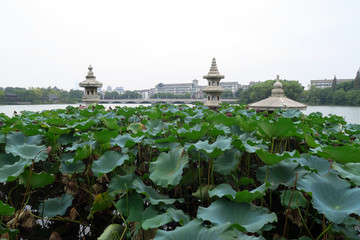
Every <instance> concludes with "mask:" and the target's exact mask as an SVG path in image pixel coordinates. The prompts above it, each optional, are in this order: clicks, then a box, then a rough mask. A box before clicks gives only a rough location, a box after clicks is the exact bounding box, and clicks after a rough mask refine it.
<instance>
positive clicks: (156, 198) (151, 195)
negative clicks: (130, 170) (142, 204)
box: [133, 179, 184, 205]
mask: <svg viewBox="0 0 360 240" xmlns="http://www.w3.org/2000/svg"><path fill="white" fill-rule="evenodd" d="M133 187H134V188H135V190H136V192H138V193H141V194H144V195H145V196H146V197H147V198H148V199H149V201H150V203H151V204H153V205H158V204H160V203H164V204H166V205H170V204H173V203H174V202H176V201H178V202H183V201H184V199H172V198H169V197H167V196H164V195H161V194H160V193H158V192H157V191H156V190H155V189H154V188H152V187H150V186H146V185H145V184H144V183H143V182H142V181H141V179H135V180H134V181H133Z"/></svg>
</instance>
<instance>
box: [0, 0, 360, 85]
mask: <svg viewBox="0 0 360 240" xmlns="http://www.w3.org/2000/svg"><path fill="white" fill-rule="evenodd" d="M359 9H360V1H359V0H221V1H220V0H217V1H215V0H182V1H174V0H151V1H150V0H133V1H125V0H102V1H99V0H86V1H85V0H62V1H55V0H22V1H20V0H0V87H4V88H5V87H26V88H29V87H41V88H42V87H45V88H47V87H54V86H56V87H58V88H60V89H64V90H70V89H76V88H78V84H79V82H81V81H83V80H85V76H86V74H87V71H88V69H87V68H88V66H89V64H91V65H92V66H93V68H94V69H93V71H94V75H95V76H96V77H97V80H98V81H100V82H102V83H103V85H104V87H105V88H106V87H107V86H111V87H112V88H115V87H118V86H122V87H124V88H125V90H140V89H149V88H153V87H155V85H156V84H158V83H165V84H166V83H190V82H191V81H192V80H193V79H198V80H199V84H200V85H206V83H207V81H206V80H205V79H203V75H206V74H207V73H208V71H209V69H210V65H211V60H212V58H213V57H215V58H216V61H217V65H218V69H219V72H220V73H221V74H223V75H225V79H224V80H222V81H237V82H239V83H240V84H242V85H246V84H249V82H250V81H265V80H269V79H275V78H276V75H280V78H281V79H288V80H298V81H299V82H300V83H301V84H302V85H303V86H305V87H307V86H308V85H309V84H310V80H313V79H333V78H334V75H336V77H337V79H343V78H354V77H355V75H356V72H357V70H358V69H359V67H360V21H359V17H360V16H359Z"/></svg>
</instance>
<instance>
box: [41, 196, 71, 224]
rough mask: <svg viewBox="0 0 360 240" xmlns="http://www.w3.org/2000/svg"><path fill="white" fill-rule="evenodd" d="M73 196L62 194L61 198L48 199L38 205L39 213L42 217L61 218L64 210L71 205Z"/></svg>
mask: <svg viewBox="0 0 360 240" xmlns="http://www.w3.org/2000/svg"><path fill="white" fill-rule="evenodd" d="M73 199H74V196H72V195H69V194H63V195H62V196H61V198H49V199H47V200H45V201H44V202H43V203H40V205H39V213H40V216H42V217H49V218H51V217H55V216H56V215H60V216H63V215H64V214H65V213H66V209H67V208H68V207H70V206H71V205H72V201H73Z"/></svg>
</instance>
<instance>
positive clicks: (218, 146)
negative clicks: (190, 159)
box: [186, 135, 231, 158]
mask: <svg viewBox="0 0 360 240" xmlns="http://www.w3.org/2000/svg"><path fill="white" fill-rule="evenodd" d="M186 146H187V147H188V149H189V150H190V149H192V148H193V147H195V148H196V149H199V150H203V151H204V152H206V153H207V154H209V155H210V157H212V158H215V157H218V156H220V155H221V154H222V153H223V152H224V151H225V150H229V149H231V138H228V137H225V136H222V135H220V136H218V137H217V139H216V141H215V142H214V143H212V144H209V141H208V140H206V141H201V140H200V141H198V142H197V143H195V144H187V145H186Z"/></svg>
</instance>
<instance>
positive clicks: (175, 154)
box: [149, 148, 189, 188]
mask: <svg viewBox="0 0 360 240" xmlns="http://www.w3.org/2000/svg"><path fill="white" fill-rule="evenodd" d="M188 161H189V158H188V155H187V154H186V153H184V149H183V148H176V149H174V150H172V151H170V152H168V153H165V152H162V153H160V155H159V157H158V158H157V160H156V161H155V162H151V163H150V168H149V171H150V179H151V180H152V181H153V182H154V183H155V184H156V185H159V186H162V187H164V188H166V187H167V186H169V185H172V186H175V185H177V184H178V183H179V182H180V180H181V176H182V173H183V169H184V167H185V166H186V164H187V163H188Z"/></svg>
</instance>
